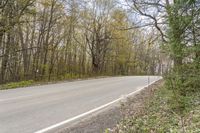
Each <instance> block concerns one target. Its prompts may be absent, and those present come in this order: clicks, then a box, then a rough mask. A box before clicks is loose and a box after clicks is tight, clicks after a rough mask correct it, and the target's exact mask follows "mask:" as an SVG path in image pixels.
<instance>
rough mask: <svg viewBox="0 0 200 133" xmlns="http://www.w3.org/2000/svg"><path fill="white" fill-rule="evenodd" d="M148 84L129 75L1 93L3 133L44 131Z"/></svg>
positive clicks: (152, 80) (138, 77)
mask: <svg viewBox="0 0 200 133" xmlns="http://www.w3.org/2000/svg"><path fill="white" fill-rule="evenodd" d="M159 79H160V77H157V76H150V80H149V83H152V82H155V81H157V80H159ZM146 85H148V77H147V76H127V77H113V78H102V79H92V80H83V81H75V82H67V83H59V84H50V85H43V86H35V87H26V88H18V89H14V90H4V91H0V133H33V132H36V131H41V130H42V129H45V128H48V127H50V126H52V125H55V124H57V123H60V122H62V121H65V120H68V119H70V118H74V117H76V116H78V115H80V114H83V113H85V112H88V111H90V110H92V109H95V108H98V107H100V106H102V105H105V104H107V103H110V102H112V101H114V100H116V99H118V98H119V97H121V96H122V95H127V94H129V93H132V92H134V91H137V90H138V89H140V88H141V87H144V86H146Z"/></svg>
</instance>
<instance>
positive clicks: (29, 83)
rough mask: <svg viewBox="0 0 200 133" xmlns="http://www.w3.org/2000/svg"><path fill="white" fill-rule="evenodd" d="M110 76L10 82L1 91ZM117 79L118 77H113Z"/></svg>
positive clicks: (1, 86) (3, 85) (2, 86)
mask: <svg viewBox="0 0 200 133" xmlns="http://www.w3.org/2000/svg"><path fill="white" fill-rule="evenodd" d="M106 77H109V76H102V75H101V76H81V77H80V76H73V77H67V78H63V79H53V80H51V81H48V80H42V81H34V80H27V81H19V82H10V83H6V84H2V85H0V90H7V89H16V88H21V87H29V86H37V85H46V84H55V83H62V82H72V81H77V80H88V79H97V78H106ZM112 77H117V76H112Z"/></svg>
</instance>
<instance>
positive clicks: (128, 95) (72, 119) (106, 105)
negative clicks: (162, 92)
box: [35, 78, 161, 133]
mask: <svg viewBox="0 0 200 133" xmlns="http://www.w3.org/2000/svg"><path fill="white" fill-rule="evenodd" d="M159 79H161V78H159ZM159 79H158V80H159ZM158 80H156V81H158ZM156 81H153V82H151V83H149V84H148V85H146V86H144V87H141V88H140V89H138V90H136V91H134V92H132V93H129V94H127V95H126V97H130V96H132V95H134V94H136V93H138V92H140V91H142V90H144V89H145V88H146V87H148V86H149V85H151V84H153V83H155V82H156ZM122 99H124V98H123V97H120V98H118V99H116V100H114V101H112V102H109V103H107V104H104V105H102V106H100V107H98V108H95V109H92V110H90V111H88V112H85V113H83V114H80V115H78V116H75V117H73V118H70V119H67V120H65V121H62V122H60V123H57V124H55V125H52V126H50V127H47V128H44V129H42V130H39V131H36V132H35V133H45V132H48V131H50V130H52V129H55V128H57V127H60V126H62V125H64V124H67V123H69V122H72V121H74V120H77V119H80V118H82V117H84V116H87V115H89V114H92V113H94V112H97V111H99V110H101V109H103V108H106V107H108V106H110V105H112V104H114V103H116V102H119V101H121V100H122Z"/></svg>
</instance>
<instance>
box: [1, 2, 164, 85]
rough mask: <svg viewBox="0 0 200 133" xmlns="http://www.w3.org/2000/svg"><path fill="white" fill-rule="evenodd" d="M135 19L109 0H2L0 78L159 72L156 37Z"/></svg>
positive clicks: (122, 7) (51, 77)
mask: <svg viewBox="0 0 200 133" xmlns="http://www.w3.org/2000/svg"><path fill="white" fill-rule="evenodd" d="M135 19H136V18H135V17H134V16H133V15H130V16H129V13H128V12H127V8H126V7H124V6H123V5H122V4H121V3H119V2H117V1H113V0H95V1H94V0H2V1H1V2H0V83H7V82H17V81H24V80H36V81H40V80H45V81H46V80H48V81H50V80H62V79H68V78H74V77H85V76H93V75H144V74H152V75H153V74H159V73H161V67H162V66H161V60H160V59H161V58H160V56H161V54H159V53H160V50H159V45H158V43H159V42H158V41H157V40H158V36H157V35H155V32H154V31H151V30H148V32H146V29H141V28H139V27H140V25H138V24H136V22H134V21H135ZM134 26H135V27H134ZM133 27H134V28H133ZM129 28H130V29H129Z"/></svg>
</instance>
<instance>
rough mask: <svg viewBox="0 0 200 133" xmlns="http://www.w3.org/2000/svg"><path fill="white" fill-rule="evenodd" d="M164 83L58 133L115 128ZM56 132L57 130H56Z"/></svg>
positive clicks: (97, 132)
mask: <svg viewBox="0 0 200 133" xmlns="http://www.w3.org/2000/svg"><path fill="white" fill-rule="evenodd" d="M162 85H163V80H159V81H157V82H155V83H154V84H152V85H150V86H149V87H148V88H146V89H143V90H142V91H140V92H139V93H137V94H135V95H133V96H131V97H128V98H125V99H124V100H123V101H121V102H119V103H116V104H114V105H112V106H110V107H107V108H105V109H103V110H100V111H97V112H96V113H94V114H92V115H89V116H87V117H85V118H82V119H81V120H78V121H74V122H72V123H70V124H68V125H64V126H63V127H60V129H59V130H57V131H56V132H57V133H103V132H105V130H106V129H108V130H110V131H112V130H115V127H116V125H117V124H118V123H119V122H120V121H121V120H123V119H124V118H126V117H127V114H128V115H129V116H130V114H132V115H134V114H135V113H137V112H139V111H140V109H142V108H143V106H144V103H145V102H146V101H148V99H149V98H150V97H151V96H152V95H153V92H154V91H155V90H156V89H158V88H159V87H160V86H162ZM54 132H55V131H54Z"/></svg>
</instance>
